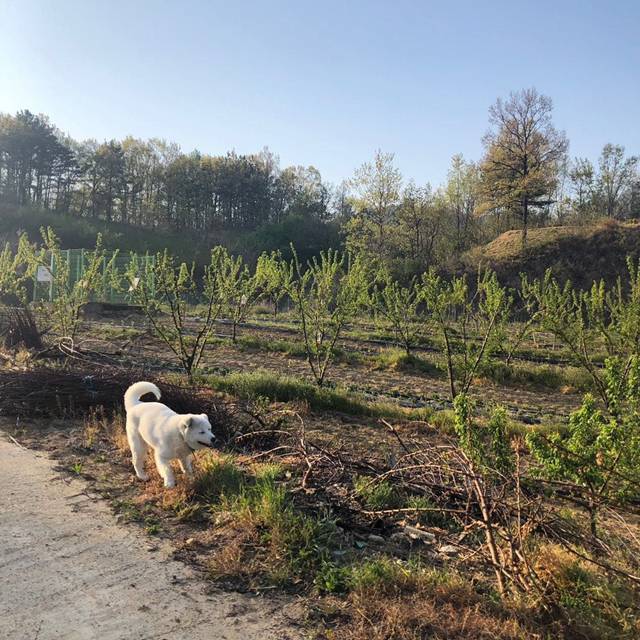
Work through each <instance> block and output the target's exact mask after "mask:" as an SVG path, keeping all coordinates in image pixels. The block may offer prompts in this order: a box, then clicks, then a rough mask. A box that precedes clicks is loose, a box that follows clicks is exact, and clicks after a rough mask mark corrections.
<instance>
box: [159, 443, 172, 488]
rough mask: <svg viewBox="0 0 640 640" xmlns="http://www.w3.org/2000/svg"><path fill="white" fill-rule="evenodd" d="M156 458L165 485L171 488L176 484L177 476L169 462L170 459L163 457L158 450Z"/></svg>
mask: <svg viewBox="0 0 640 640" xmlns="http://www.w3.org/2000/svg"><path fill="white" fill-rule="evenodd" d="M155 459H156V467H157V468H158V473H159V474H160V475H161V476H162V478H163V480H164V486H165V487H168V488H171V487H175V486H176V477H175V475H174V474H173V469H172V468H171V465H170V464H169V460H166V459H165V458H163V457H162V456H161V455H160V454H159V453H158V452H157V451H156V452H155Z"/></svg>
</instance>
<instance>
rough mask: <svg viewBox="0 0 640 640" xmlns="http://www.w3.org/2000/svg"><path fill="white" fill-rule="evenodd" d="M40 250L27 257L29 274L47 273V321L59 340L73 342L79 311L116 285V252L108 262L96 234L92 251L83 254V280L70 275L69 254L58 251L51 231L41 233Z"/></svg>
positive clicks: (78, 324) (41, 231) (46, 230)
mask: <svg viewBox="0 0 640 640" xmlns="http://www.w3.org/2000/svg"><path fill="white" fill-rule="evenodd" d="M40 233H41V234H42V246H41V249H40V250H39V251H36V250H33V251H31V252H30V254H29V261H30V263H31V265H32V267H31V268H32V271H33V272H35V271H36V270H37V269H38V268H40V269H44V270H46V273H47V274H48V276H49V278H50V279H51V280H50V281H51V302H50V317H51V320H52V322H53V328H54V330H55V331H56V333H58V335H59V336H60V337H62V338H71V339H72V340H73V339H74V338H75V336H76V334H77V331H78V328H79V326H80V313H81V310H82V308H83V307H84V306H85V305H86V304H87V302H89V301H90V300H91V299H92V298H93V296H95V295H96V294H100V293H101V292H102V291H103V289H104V287H106V286H108V285H109V284H111V283H113V282H115V281H116V280H117V276H116V273H115V260H116V258H117V252H114V253H113V254H112V255H111V257H110V258H108V259H107V253H106V251H105V250H104V248H103V247H102V236H101V235H100V234H98V236H97V238H96V246H95V249H94V250H93V251H86V252H84V253H83V254H82V258H81V260H82V272H81V273H82V277H81V278H79V279H75V278H73V277H72V274H71V264H70V263H69V258H68V254H67V253H66V252H65V251H63V250H62V249H61V248H60V241H59V239H58V237H57V236H56V234H55V232H54V231H53V229H51V228H50V227H49V228H47V229H41V230H40Z"/></svg>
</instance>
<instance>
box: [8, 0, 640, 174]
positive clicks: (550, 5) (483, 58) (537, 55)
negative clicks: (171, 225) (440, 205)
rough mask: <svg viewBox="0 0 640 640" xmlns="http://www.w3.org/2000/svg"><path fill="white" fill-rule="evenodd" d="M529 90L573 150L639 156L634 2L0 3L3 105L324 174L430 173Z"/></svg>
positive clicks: (639, 18)
mask: <svg viewBox="0 0 640 640" xmlns="http://www.w3.org/2000/svg"><path fill="white" fill-rule="evenodd" d="M529 86H535V87H537V89H538V90H539V91H541V92H542V93H545V94H547V95H549V96H551V97H552V98H553V101H554V106H555V122H556V124H557V126H558V127H559V128H561V129H564V130H565V131H566V132H567V135H568V136H569V139H570V141H571V148H570V153H571V155H572V156H575V155H579V156H588V157H591V158H593V159H595V158H596V156H597V155H598V153H599V151H600V149H601V147H602V146H603V145H604V144H605V143H606V142H615V143H620V144H624V145H625V146H626V147H627V151H628V152H629V153H640V0H618V1H616V0H612V1H610V2H605V1H604V0H603V1H600V2H593V1H589V0H583V1H577V0H576V1H565V0H557V1H555V2H553V1H547V0H542V1H540V0H537V1H533V0H532V1H530V2H521V1H517V0H500V1H493V2H489V1H484V2H483V1H481V0H477V1H471V0H465V1H462V2H452V1H449V2H445V1H441V2H428V1H426V0H424V1H422V2H420V1H417V0H416V1H414V2H408V1H392V0H388V1H387V2H377V1H373V0H371V1H364V0H363V1H350V0H343V1H341V2H338V1H336V2H334V1H333V0H331V1H307V0H295V1H294V0H289V1H278V0H269V1H263V2H245V1H242V0H226V1H219V0H216V1H209V2H205V1H203V2H195V1H185V2H178V1H177V0H175V1H173V2H168V1H163V0H154V1H150V0H139V1H135V0H131V1H129V2H124V1H120V0H118V1H113V0H102V1H100V2H98V1H95V0H78V1H70V0H55V1H53V0H40V1H36V0H0V111H5V112H15V111H16V110H18V109H23V108H28V109H30V110H31V111H34V112H42V113H46V114H48V115H49V116H50V117H51V119H52V120H53V122H54V123H55V124H57V125H58V126H59V127H61V128H62V129H63V130H65V131H67V132H69V133H70V134H71V135H72V136H74V137H75V138H78V139H83V138H87V137H94V138H97V139H99V140H103V139H110V138H122V137H124V136H125V135H127V134H132V135H135V136H137V137H145V138H146V137H152V136H158V137H164V138H167V139H170V140H174V141H176V142H178V143H179V144H180V145H181V146H182V148H183V149H184V150H187V151H190V150H192V149H194V148H197V149H199V150H201V151H203V152H207V153H213V154H218V153H224V152H225V151H227V150H230V149H235V150H236V151H238V152H239V153H246V152H252V151H257V150H260V149H261V148H262V147H264V146H269V148H270V149H271V150H272V151H274V152H276V153H277V154H278V155H279V156H280V158H281V164H282V165H283V166H286V165H289V164H304V165H306V164H313V165H315V166H316V167H317V168H318V169H319V170H320V171H321V172H322V175H323V177H324V178H325V179H327V180H330V181H332V182H336V181H339V180H340V179H342V178H345V177H349V176H351V174H352V172H353V169H354V168H355V167H357V166H358V165H360V164H361V163H362V162H363V161H365V160H367V159H369V158H370V157H371V156H372V155H373V152H374V150H375V149H376V148H378V147H380V148H382V149H383V150H385V151H392V152H394V153H395V154H396V160H397V164H398V166H399V167H400V168H401V170H402V171H403V173H404V174H405V176H406V177H412V178H414V179H415V180H416V181H418V182H424V181H427V180H429V181H431V182H432V183H435V184H437V183H439V182H440V181H442V180H443V179H444V177H445V176H446V172H447V168H448V164H449V160H450V157H451V156H452V155H453V154H454V153H458V152H462V153H464V155H465V156H466V157H467V158H470V159H476V158H478V157H479V155H480V153H481V137H482V135H483V133H484V132H485V130H486V128H487V109H488V107H489V105H490V104H491V103H493V102H494V100H495V99H496V98H497V97H498V96H506V95H507V94H508V93H509V91H511V90H514V89H519V88H523V87H529Z"/></svg>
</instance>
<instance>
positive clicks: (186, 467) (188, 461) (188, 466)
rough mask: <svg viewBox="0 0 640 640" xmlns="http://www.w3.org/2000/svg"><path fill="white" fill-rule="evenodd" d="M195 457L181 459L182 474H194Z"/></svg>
mask: <svg viewBox="0 0 640 640" xmlns="http://www.w3.org/2000/svg"><path fill="white" fill-rule="evenodd" d="M192 463H193V456H185V457H184V458H181V459H180V468H181V469H182V472H183V473H184V474H186V475H188V476H190V475H191V474H192V473H193V464H192Z"/></svg>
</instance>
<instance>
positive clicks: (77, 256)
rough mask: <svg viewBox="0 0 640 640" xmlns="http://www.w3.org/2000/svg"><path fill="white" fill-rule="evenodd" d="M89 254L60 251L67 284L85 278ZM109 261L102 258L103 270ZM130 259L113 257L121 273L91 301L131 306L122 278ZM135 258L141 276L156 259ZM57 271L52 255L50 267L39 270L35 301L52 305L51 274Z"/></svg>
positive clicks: (52, 288) (34, 291) (53, 296)
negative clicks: (64, 265) (65, 270)
mask: <svg viewBox="0 0 640 640" xmlns="http://www.w3.org/2000/svg"><path fill="white" fill-rule="evenodd" d="M89 253H90V252H89V251H87V250H85V249H66V250H63V251H62V252H61V254H62V259H63V260H64V261H65V263H66V264H68V265H69V283H68V284H69V285H74V284H75V283H76V282H78V281H80V280H82V278H83V277H84V273H85V269H86V266H87V261H88V254H89ZM112 258H113V254H111V255H106V256H105V257H104V266H105V267H106V266H107V264H109V262H110V261H111V259H112ZM131 259H132V256H131V255H130V254H127V255H119V254H117V255H116V257H115V259H114V261H113V264H114V267H115V270H116V271H117V273H118V274H120V277H119V278H118V279H117V281H116V282H114V283H112V282H109V283H106V284H105V286H102V287H101V291H100V293H98V294H96V295H94V296H93V297H92V301H93V302H102V303H109V304H130V303H131V297H130V294H129V288H130V286H131V283H130V282H129V281H128V280H127V279H126V277H125V272H126V270H127V267H128V265H129V263H130V262H131ZM136 259H137V263H138V265H139V270H140V272H141V273H140V275H142V273H143V272H144V270H145V268H146V266H147V265H149V266H151V265H152V264H154V262H155V256H149V255H136ZM58 268H59V265H56V260H55V256H53V255H52V256H51V257H50V258H49V265H48V266H47V267H39V268H38V272H37V273H36V276H35V279H34V285H33V300H34V302H35V301H43V300H48V301H49V302H53V299H54V298H55V295H56V292H55V287H54V284H53V278H52V275H51V274H54V275H55V274H56V271H57V269H58Z"/></svg>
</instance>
